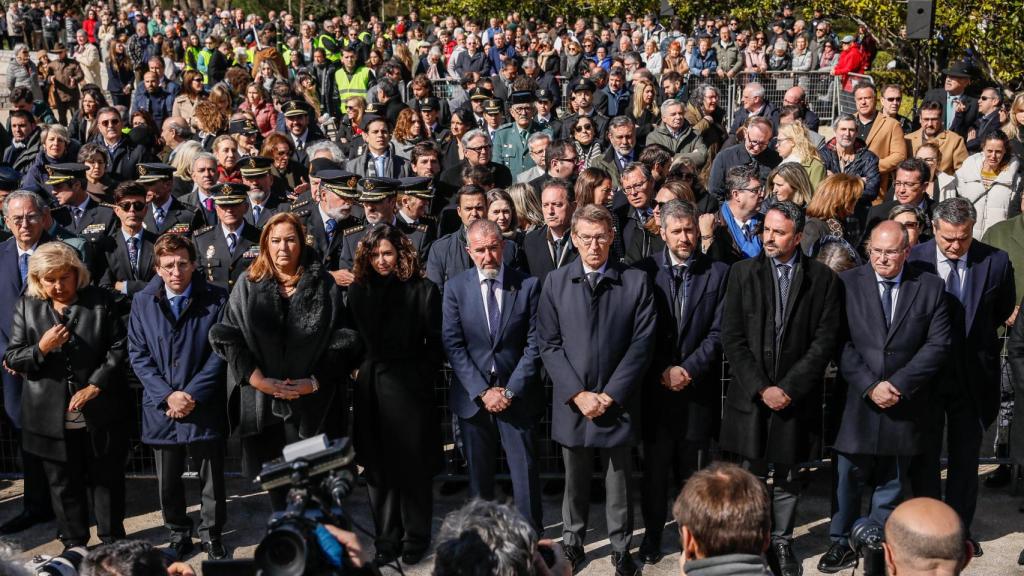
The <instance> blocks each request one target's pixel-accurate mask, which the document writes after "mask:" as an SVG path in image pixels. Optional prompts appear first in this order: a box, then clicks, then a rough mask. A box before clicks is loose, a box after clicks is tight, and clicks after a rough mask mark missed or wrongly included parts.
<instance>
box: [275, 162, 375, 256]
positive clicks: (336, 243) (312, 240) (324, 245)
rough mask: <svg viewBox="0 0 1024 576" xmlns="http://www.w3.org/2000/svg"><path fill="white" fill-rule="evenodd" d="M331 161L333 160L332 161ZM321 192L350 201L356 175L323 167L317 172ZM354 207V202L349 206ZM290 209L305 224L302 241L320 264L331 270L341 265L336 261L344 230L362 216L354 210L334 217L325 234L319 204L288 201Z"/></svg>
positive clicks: (354, 196)
mask: <svg viewBox="0 0 1024 576" xmlns="http://www.w3.org/2000/svg"><path fill="white" fill-rule="evenodd" d="M332 164H333V163H332ZM316 177H317V178H320V180H321V182H320V186H321V189H322V192H323V193H324V194H336V195H338V196H341V197H342V198H347V199H349V200H352V201H353V202H354V201H356V200H358V199H359V191H358V190H357V188H356V187H357V183H358V182H359V176H357V175H356V174H352V173H351V172H348V171H345V170H339V169H333V168H331V169H323V170H320V171H319V172H318V173H317V176H316ZM353 208H355V206H353ZM292 212H294V213H295V215H296V216H298V217H299V218H301V219H302V220H303V222H304V223H305V225H306V245H307V246H310V247H312V248H313V249H314V250H316V254H317V258H318V259H319V260H320V261H321V262H323V264H324V267H325V268H326V269H327V270H329V271H331V272H333V271H335V270H340V269H342V268H344V266H341V265H340V255H341V247H342V243H343V239H344V237H345V233H346V232H347V231H349V230H352V229H354V228H357V227H359V226H361V225H362V224H363V220H362V219H361V218H359V217H358V216H355V215H354V214H352V215H349V217H348V218H345V219H344V220H336V221H335V223H334V230H333V231H332V232H331V233H330V234H328V233H327V226H326V224H325V222H324V217H323V214H321V212H320V206H319V205H318V204H316V203H314V202H312V201H308V200H307V201H305V202H301V203H296V204H293V205H292Z"/></svg>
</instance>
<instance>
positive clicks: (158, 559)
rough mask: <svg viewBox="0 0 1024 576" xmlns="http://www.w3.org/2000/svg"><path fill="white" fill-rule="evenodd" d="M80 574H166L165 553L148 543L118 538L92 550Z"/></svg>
mask: <svg viewBox="0 0 1024 576" xmlns="http://www.w3.org/2000/svg"><path fill="white" fill-rule="evenodd" d="M79 574H81V576H167V565H166V564H165V562H164V555H163V554H162V553H161V552H160V551H159V550H157V549H156V548H153V545H152V544H150V543H149V542H143V541H140V540H119V541H117V542H114V543H112V544H104V545H102V546H99V547H97V548H95V549H94V550H92V551H91V552H89V555H88V556H86V557H85V560H83V561H82V566H81V568H80V570H79Z"/></svg>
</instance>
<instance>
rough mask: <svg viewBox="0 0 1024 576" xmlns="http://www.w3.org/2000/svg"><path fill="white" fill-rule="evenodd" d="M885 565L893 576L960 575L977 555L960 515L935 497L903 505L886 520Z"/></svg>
mask: <svg viewBox="0 0 1024 576" xmlns="http://www.w3.org/2000/svg"><path fill="white" fill-rule="evenodd" d="M883 546H884V547H885V566H886V569H887V571H888V573H889V576H905V575H916V574H942V575H949V576H956V575H957V574H960V573H961V572H963V570H964V568H966V567H967V564H969V563H970V561H971V558H972V557H973V556H974V547H973V546H972V545H971V541H970V540H968V539H967V537H966V535H965V534H964V527H963V523H961V522H960V516H959V515H957V513H956V511H955V510H953V509H952V508H950V507H949V506H948V505H947V504H945V503H943V502H940V501H938V500H935V499H933V498H914V499H913V500H907V501H906V502H904V503H903V504H900V505H899V506H897V507H896V509H895V510H893V512H892V515H891V516H889V521H888V522H886V523H885V543H884V544H883Z"/></svg>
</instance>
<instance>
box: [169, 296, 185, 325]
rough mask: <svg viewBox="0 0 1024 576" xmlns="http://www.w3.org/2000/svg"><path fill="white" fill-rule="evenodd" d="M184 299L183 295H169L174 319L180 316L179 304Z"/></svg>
mask: <svg viewBox="0 0 1024 576" xmlns="http://www.w3.org/2000/svg"><path fill="white" fill-rule="evenodd" d="M184 300H185V297H184V296H172V297H171V313H172V314H174V319H175V320H177V319H178V318H181V304H182V302H183V301H184Z"/></svg>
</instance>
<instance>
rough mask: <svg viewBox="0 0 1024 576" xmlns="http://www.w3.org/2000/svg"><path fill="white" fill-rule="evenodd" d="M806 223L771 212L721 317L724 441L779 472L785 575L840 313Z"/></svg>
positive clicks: (778, 208)
mask: <svg viewBox="0 0 1024 576" xmlns="http://www.w3.org/2000/svg"><path fill="white" fill-rule="evenodd" d="M803 225H804V214H803V210H801V209H800V208H799V207H798V206H796V205H795V204H793V203H792V202H779V203H777V204H775V205H774V206H773V207H772V208H771V209H770V210H768V213H767V215H766V216H765V222H764V232H763V234H762V239H763V246H764V250H763V252H761V254H760V255H758V256H757V257H756V258H748V259H745V260H741V261H739V262H737V263H736V264H734V265H733V267H732V270H731V271H730V272H729V285H728V288H727V290H726V296H725V312H724V314H723V317H722V348H723V349H724V350H725V355H726V357H728V358H729V370H730V372H731V373H732V381H731V382H730V384H729V390H728V392H727V396H726V400H725V411H724V414H723V415H722V432H721V439H720V444H721V447H722V449H723V450H724V451H726V452H729V453H732V454H736V455H738V456H739V457H741V458H742V459H744V460H745V461H746V462H747V464H748V465H749V467H750V469H751V471H752V472H754V473H755V474H757V475H758V476H761V477H762V478H765V479H767V476H768V470H769V468H773V469H774V483H773V486H772V541H771V546H770V548H769V560H770V561H771V562H772V563H773V564H774V565H775V566H774V567H775V568H776V570H777V571H776V573H777V574H780V575H781V576H798V575H799V574H800V573H801V572H802V570H801V566H800V562H799V560H798V559H797V558H796V556H795V555H794V553H793V549H792V539H793V526H794V522H795V520H796V504H797V500H798V498H799V493H800V489H801V482H800V479H799V477H798V475H797V471H796V469H795V465H796V464H798V463H800V462H805V461H807V460H809V459H813V458H814V457H815V456H816V455H814V454H812V453H811V452H812V447H813V446H814V445H815V444H817V438H818V437H819V436H820V431H821V417H822V414H821V404H822V387H823V381H824V377H825V368H826V366H828V363H829V361H830V360H832V358H833V357H834V354H835V350H836V345H837V343H838V333H839V329H840V326H841V314H842V292H841V287H840V285H839V279H838V278H836V276H835V274H834V273H833V272H832V270H830V269H829V268H828V267H827V266H825V265H824V264H821V263H820V262H817V261H815V260H812V259H809V258H806V257H805V256H803V254H802V253H801V251H800V250H799V247H800V238H801V236H802V232H803ZM716 242H717V240H716Z"/></svg>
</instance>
